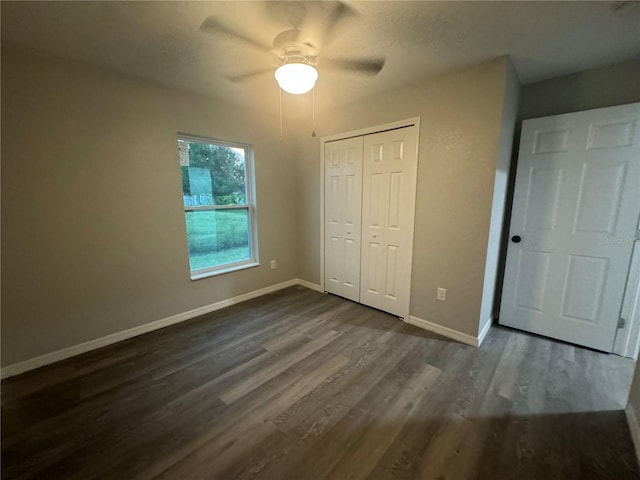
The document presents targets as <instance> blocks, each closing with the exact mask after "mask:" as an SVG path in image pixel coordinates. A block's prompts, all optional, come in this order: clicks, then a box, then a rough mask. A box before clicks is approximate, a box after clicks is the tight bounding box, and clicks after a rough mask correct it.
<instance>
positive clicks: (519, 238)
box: [511, 235, 522, 243]
mask: <svg viewBox="0 0 640 480" xmlns="http://www.w3.org/2000/svg"><path fill="white" fill-rule="evenodd" d="M511 241H512V242H513V243H520V241H522V238H521V237H520V236H519V235H514V236H513V237H511Z"/></svg>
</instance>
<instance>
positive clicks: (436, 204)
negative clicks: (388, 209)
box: [296, 58, 508, 336]
mask: <svg viewBox="0 0 640 480" xmlns="http://www.w3.org/2000/svg"><path fill="white" fill-rule="evenodd" d="M507 62H508V60H507V59H506V58H501V59H497V60H494V61H491V62H487V63H484V64H481V65H477V66H474V67H471V68H468V69H465V70H462V71H458V72H454V73H451V74H448V75H443V76H439V77H436V78H432V79H427V80H425V81H423V82H421V83H417V84H414V85H411V86H408V87H406V88H403V89H401V90H396V91H392V92H389V93H387V94H384V95H381V96H380V97H378V98H371V99H368V100H366V101H362V102H358V103H355V104H352V105H349V106H346V107H344V108H342V109H340V111H337V112H333V113H327V112H323V113H320V114H319V115H318V119H317V124H318V127H317V131H318V133H319V135H321V136H326V135H332V134H337V133H341V132H347V131H351V130H357V129H360V128H365V127H370V126H375V125H379V124H383V123H388V122H393V121H396V120H402V119H405V118H409V117H415V116H420V117H421V131H420V151H419V160H418V162H419V164H418V193H417V205H416V225H415V241H414V256H413V276H412V291H411V314H412V315H415V316H417V317H420V318H422V319H425V320H429V321H431V322H435V323H438V324H440V325H443V326H446V327H449V328H453V329H456V330H459V331H461V332H464V333H467V334H469V335H472V336H476V335H477V333H478V327H479V320H480V304H481V298H482V286H483V280H484V269H485V261H486V254H487V242H488V236H489V224H490V220H491V204H492V197H493V187H494V178H495V173H496V160H497V155H498V147H499V140H500V129H501V125H502V114H503V101H504V95H505V82H506V72H507ZM299 129H300V135H299V140H298V145H297V149H296V152H297V157H298V158H297V160H298V162H297V168H298V170H297V175H298V183H299V189H300V195H299V201H298V212H297V218H298V238H299V243H298V263H299V277H300V278H303V279H305V280H308V281H311V282H315V283H319V282H320V217H319V215H320V205H319V201H320V191H319V188H320V139H319V138H315V139H314V138H311V137H310V136H309V135H308V134H307V133H308V132H309V131H311V129H310V126H309V125H308V124H307V123H306V122H305V121H304V119H302V120H301V121H300V122H299ZM437 287H444V288H446V289H447V301H446V302H439V301H437V300H436V289H437Z"/></svg>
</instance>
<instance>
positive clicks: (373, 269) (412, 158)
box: [360, 126, 418, 318]
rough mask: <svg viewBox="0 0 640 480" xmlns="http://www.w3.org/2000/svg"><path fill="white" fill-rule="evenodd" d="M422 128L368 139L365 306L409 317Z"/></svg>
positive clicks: (362, 290)
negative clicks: (419, 139) (419, 144)
mask: <svg viewBox="0 0 640 480" xmlns="http://www.w3.org/2000/svg"><path fill="white" fill-rule="evenodd" d="M417 145H418V127H417V126H412V127H405V128H399V129H396V130H390V131H387V132H381V133H376V134H372V135H366V136H365V138H364V165H363V194H362V198H363V202H362V203H363V204H362V225H363V227H362V269H361V286H360V301H361V303H364V304H365V305H370V306H372V307H374V308H378V309H380V310H384V311H386V312H389V313H393V314H394V315H398V316H399V317H403V318H407V317H408V314H409V294H410V292H409V290H410V287H411V259H412V254H413V225H414V211H415V195H416V173H417V165H418V157H417Z"/></svg>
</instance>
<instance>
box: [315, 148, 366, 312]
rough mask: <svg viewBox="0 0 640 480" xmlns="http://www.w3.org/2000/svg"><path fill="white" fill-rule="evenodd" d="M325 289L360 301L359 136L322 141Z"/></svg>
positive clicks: (360, 189)
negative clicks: (323, 157) (323, 148)
mask: <svg viewBox="0 0 640 480" xmlns="http://www.w3.org/2000/svg"><path fill="white" fill-rule="evenodd" d="M325 159H327V161H325V197H324V198H325V229H324V231H325V243H324V244H325V272H324V274H325V290H326V291H327V292H329V293H334V294H336V295H340V296H342V297H345V298H348V299H350V300H354V301H359V300H360V248H361V247H360V241H361V218H362V137H360V138H352V139H347V140H339V141H335V142H328V143H326V144H325Z"/></svg>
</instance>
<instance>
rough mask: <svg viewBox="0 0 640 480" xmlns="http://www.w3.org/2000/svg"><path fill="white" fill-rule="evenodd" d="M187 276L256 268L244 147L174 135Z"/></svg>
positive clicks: (248, 153)
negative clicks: (180, 186)
mask: <svg viewBox="0 0 640 480" xmlns="http://www.w3.org/2000/svg"><path fill="white" fill-rule="evenodd" d="M178 156H179V161H180V171H181V173H182V198H183V203H184V218H185V224H186V230H187V243H188V244H189V264H190V267H191V278H192V279H197V278H202V277H207V276H211V275H216V274H219V273H224V272H228V271H232V270H238V269H241V268H247V267H250V266H255V265H257V248H256V244H257V242H256V233H255V218H254V217H255V213H254V205H253V200H252V199H253V188H252V182H251V174H252V163H251V151H250V148H249V146H248V145H240V144H233V143H227V142H220V141H217V140H209V139H205V138H197V137H190V136H185V135H179V136H178Z"/></svg>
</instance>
